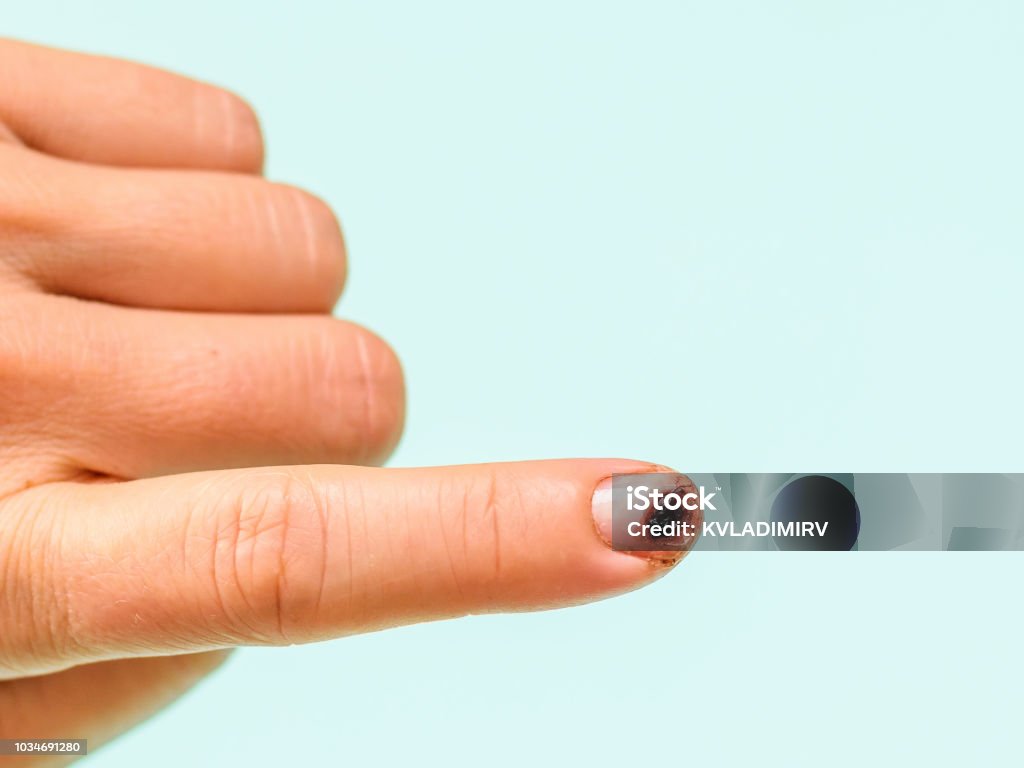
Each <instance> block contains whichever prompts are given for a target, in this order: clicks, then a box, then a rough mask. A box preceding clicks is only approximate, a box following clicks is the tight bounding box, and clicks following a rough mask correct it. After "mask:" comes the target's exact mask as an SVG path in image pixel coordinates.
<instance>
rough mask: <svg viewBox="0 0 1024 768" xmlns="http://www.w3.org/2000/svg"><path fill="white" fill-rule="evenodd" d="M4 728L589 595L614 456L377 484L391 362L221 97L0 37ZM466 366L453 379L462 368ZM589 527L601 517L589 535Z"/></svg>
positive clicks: (249, 132)
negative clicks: (342, 296)
mask: <svg viewBox="0 0 1024 768" xmlns="http://www.w3.org/2000/svg"><path fill="white" fill-rule="evenodd" d="M0 81H2V82H3V84H4V87H3V88H2V89H0V738H16V737H18V738H21V737H33V738H43V737H53V738H88V739H89V740H90V746H92V747H95V746H97V745H98V744H99V743H101V742H103V741H104V740H106V739H109V738H111V737H112V736H114V735H116V734H117V733H118V732H120V731H122V730H123V729H125V728H127V727H129V726H130V725H131V724H133V723H134V722H136V721H138V720H140V719H141V718H144V717H145V716H147V715H148V714H150V713H151V712H153V711H155V710H156V709H158V708H159V707H161V706H163V705H164V704H166V703H167V702H169V701H170V700H172V699H173V698H174V697H175V696H177V695H178V694H180V693H181V692H182V691H184V690H185V689H186V688H187V687H188V686H190V685H191V684H192V683H193V682H194V681H196V680H197V679H198V678H200V677H201V676H202V675H204V674H206V673H207V672H209V671H210V670H211V669H212V668H214V667H215V666H216V665H217V664H218V663H219V662H220V661H221V659H222V658H223V655H224V653H226V652H227V649H230V648H232V647H235V646H238V645H249V644H261V645H275V644H289V643H296V642H309V641H315V640H322V639H326V638H332V637H338V636H343V635H348V634H353V633H359V632H367V631H372V630H376V629H381V628H384V627H389V626H394V625H399V624H404V623H410V622H417V621H426V620H432V619H439V618H446V617H454V616H460V615H464V614H468V613H477V612H486V611H518V610H532V609H542V608H550V607H556V606H562V605H570V604H574V603H579V602H584V601H587V600H591V599H596V598H599V597H603V596H606V595H610V594H614V593H618V592H622V591H626V590H629V589H633V588H635V587H637V586H640V585H642V584H644V583H646V582H648V581H649V580H651V579H653V578H655V577H656V576H657V575H659V574H660V573H662V572H663V571H664V566H665V565H670V564H672V562H674V561H673V560H671V559H670V560H657V561H655V560H650V559H646V558H643V557H635V556H632V555H628V554H623V553H619V552H614V551H612V550H611V549H610V548H609V547H608V546H607V545H606V544H605V542H604V541H603V540H602V537H601V536H599V535H598V530H600V531H603V532H605V533H606V532H607V525H608V521H607V519H606V515H607V514H608V505H607V494H603V493H602V494H598V495H597V496H596V497H594V498H596V499H598V500H599V501H601V502H602V503H600V504H597V505H596V506H594V508H593V509H592V497H593V495H594V491H595V488H597V487H598V485H599V484H600V483H601V481H602V480H603V479H604V478H607V477H608V476H609V475H611V474H612V473H615V472H647V471H664V470H663V468H660V467H656V466H653V465H649V464H644V463H640V462H632V461H623V460H574V461H553V462H524V463H518V464H495V465H480V466H465V467H442V468H429V469H380V468H373V467H371V466H366V465H373V464H377V463H379V462H381V461H383V459H384V458H385V457H386V456H387V455H388V454H389V452H390V451H391V449H392V448H393V447H394V445H395V443H396V442H397V439H398V436H399V433H400V431H401V427H402V422H403V408H404V406H403V400H404V392H403V381H402V374H401V369H400V366H399V363H398V361H397V358H396V357H395V355H394V353H393V352H392V351H391V350H390V349H389V347H388V346H387V345H386V344H385V343H384V342H383V341H381V340H380V339H379V338H378V337H376V336H375V335H373V334H372V333H370V332H369V331H366V330H364V329H362V328H360V327H359V326H357V325H353V324H352V323H349V322H345V321H342V320H337V319H334V318H333V317H331V315H330V312H331V309H332V307H333V305H334V303H335V301H336V300H337V298H338V295H339V293H340V291H341V287H342V283H343V281H344V275H345V248H344V243H343V240H342V236H341V232H340V229H339V227H338V224H337V221H336V219H335V217H334V214H333V213H332V212H331V210H330V209H329V208H328V207H327V206H326V205H325V204H324V203H323V202H322V201H320V200H318V199H317V198H315V197H313V196H312V195H310V194H308V193H305V192H302V191H300V190H297V189H294V188H292V187H288V186H284V185H281V184H274V183H271V182H268V181H265V180H264V179H262V178H261V177H260V175H259V174H260V170H261V166H262V158H263V145H262V139H261V135H260V129H259V127H258V124H257V121H256V118H255V116H254V114H253V113H252V111H251V110H250V109H249V108H248V107H247V106H246V105H245V104H244V103H243V102H242V101H240V100H239V99H238V98H237V97H234V96H232V95H230V94H228V93H226V92H224V91H221V90H219V89H216V88H213V87H211V86H207V85H203V84H199V83H196V82H193V81H190V80H186V79H184V78H180V77H177V76H174V75H171V74H167V73H164V72H160V71H157V70H154V69H150V68H147V67H143V66H139V65H135V64H130V63H126V62H119V61H114V60H110V59H103V58H98V57H90V56H83V55H80V54H71V53H65V52H59V51H53V50H47V49H43V48H38V47H35V46H29V45H25V44H21V43H16V42H11V41H0ZM467 365H471V361H469V359H468V358H467ZM595 514H596V518H595Z"/></svg>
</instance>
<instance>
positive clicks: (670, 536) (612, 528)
mask: <svg viewBox="0 0 1024 768" xmlns="http://www.w3.org/2000/svg"><path fill="white" fill-rule="evenodd" d="M640 489H646V490H645V491H643V497H640V496H634V505H633V506H634V509H629V508H627V496H628V495H629V492H628V491H629V490H635V492H636V493H637V494H639V493H641V491H640ZM654 491H658V492H659V493H660V494H661V496H662V498H664V497H665V496H667V495H669V494H673V495H675V496H676V497H677V498H676V499H673V502H678V503H669V504H662V507H661V508H660V509H659V508H657V506H656V505H655V504H654V503H652V501H651V497H652V495H653V492H654ZM700 498H701V493H700V490H699V489H698V488H697V487H696V486H695V485H694V484H693V481H691V480H690V478H689V477H687V476H686V475H683V474H680V473H678V472H673V471H671V470H668V469H667V468H659V469H658V470H655V471H652V472H648V473H633V474H620V475H613V476H611V477H606V478H604V479H603V480H601V482H600V483H598V484H597V487H596V488H595V489H594V495H593V497H592V499H591V509H592V514H593V516H594V528H595V529H596V530H597V533H598V535H599V536H600V537H601V540H602V541H603V542H604V543H605V544H607V545H608V546H609V547H611V548H612V549H614V550H615V551H617V552H623V553H626V554H630V555H633V556H635V557H641V558H643V559H645V560H649V561H651V562H653V563H656V564H658V565H675V564H676V563H678V562H679V561H680V560H682V559H683V557H685V556H686V554H687V553H688V552H689V551H690V550H691V549H692V548H693V545H694V544H695V543H696V541H697V539H698V537H699V535H700V528H701V525H702V524H703V519H704V513H703V510H701V509H700V508H699V504H698V502H699V500H700ZM644 499H646V502H645V501H644ZM665 501H666V502H667V501H668V500H667V499H665ZM645 503H646V507H645V508H644V505H645ZM672 506H675V509H671V507H672ZM631 523H632V524H633V525H632V526H631V525H630V524H631ZM652 531H656V532H657V535H655V534H654V533H652ZM663 531H664V532H665V533H664V535H662V532H663ZM634 534H636V535H634Z"/></svg>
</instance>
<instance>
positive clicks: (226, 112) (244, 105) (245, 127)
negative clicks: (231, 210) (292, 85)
mask: <svg viewBox="0 0 1024 768" xmlns="http://www.w3.org/2000/svg"><path fill="white" fill-rule="evenodd" d="M216 99H217V101H219V103H220V109H221V111H222V114H223V121H224V126H223V129H224V136H225V138H224V144H225V155H226V164H227V166H228V168H230V169H231V170H236V171H242V172H245V173H258V172H260V171H261V170H262V169H263V160H264V153H265V149H264V142H263V129H262V128H261V126H260V120H259V117H258V116H257V114H256V110H255V109H253V107H252V106H251V105H250V104H249V103H248V102H247V101H246V100H245V99H243V98H242V97H241V96H238V95H237V94H235V93H232V92H231V91H225V90H220V89H218V90H217V97H216Z"/></svg>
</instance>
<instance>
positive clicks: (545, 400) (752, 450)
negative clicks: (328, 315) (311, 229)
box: [0, 0, 1024, 768]
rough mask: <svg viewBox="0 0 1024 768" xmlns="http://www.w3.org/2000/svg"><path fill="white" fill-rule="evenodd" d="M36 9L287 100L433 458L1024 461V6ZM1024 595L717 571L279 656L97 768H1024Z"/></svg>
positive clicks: (919, 567)
mask: <svg viewBox="0 0 1024 768" xmlns="http://www.w3.org/2000/svg"><path fill="white" fill-rule="evenodd" d="M3 21H4V24H3V27H4V33H5V34H7V35H9V36H12V37H18V36H20V37H26V38H29V39H34V40H38V41H41V42H47V43H50V44H54V45H64V46H71V47H76V48H82V49H87V50H94V51H99V52H104V53H111V54H117V55H123V56H128V57H132V58H138V59H142V60H145V61H149V62H152V63H155V64H158V65H163V66H167V67H171V68H174V69H177V70H180V71H184V72H187V73H189V74H193V75H196V76H199V77H202V78H205V79H210V80H213V81H217V82H221V83H225V84H229V85H231V86H232V87H234V88H235V89H237V90H239V91H240V92H242V93H243V94H244V95H246V96H247V97H248V98H249V99H250V100H251V101H252V102H254V103H255V104H256V105H257V106H258V108H259V111H260V113H261V115H262V117H263V120H264V124H265V126H266V132H267V135H268V137H269V143H270V162H269V173H270V175H272V176H273V177H275V178H279V179H283V180H287V181H292V182H295V183H299V184H302V185H305V186H308V187H310V188H312V189H313V190H314V191H316V192H318V193H320V194H321V195H323V196H325V197H326V198H327V199H328V200H329V201H330V202H331V203H333V204H334V205H335V206H336V207H337V209H338V211H339V212H340V214H341V217H342V220H343V222H344V224H345V227H346V231H347V235H348V238H349V244H350V248H351V254H352V259H353V264H352V273H351V282H350V285H349V288H348V291H347V294H346V297H345V299H344V301H343V304H342V307H341V311H342V312H343V313H344V314H345V315H346V316H351V317H354V318H357V319H359V320H361V321H363V322H365V323H367V324H368V325H370V326H371V327H373V328H374V329H376V330H378V331H380V332H382V333H383V334H384V335H385V336H387V337H388V338H389V339H390V340H391V341H392V342H393V343H394V344H395V346H396V347H397V349H398V350H399V352H400V353H401V355H402V357H403V359H404V362H405V365H406V368H407V373H408V378H409V384H410V418H409V423H408V433H407V437H406V438H405V441H404V442H403V444H402V446H401V449H400V450H399V452H398V454H397V456H396V457H395V460H394V463H396V464H400V465H406V464H434V463H447V462H464V461H481V460H498V459H519V458H534V457H557V456H576V455H623V456H632V457H637V458H649V459H653V460H657V461H659V462H664V463H667V464H671V465H674V466H677V467H679V468H681V469H684V470H691V471H811V470H816V469H817V470H833V471H879V470H883V471H884V470H889V471H901V472H905V471H944V470H945V471H949V470H958V471H1021V470H1022V469H1024V466H1022V459H1021V455H1020V437H1019V436H1020V434H1021V431H1022V430H1021V427H1022V422H1024V413H1022V408H1021V378H1022V376H1021V374H1022V371H1021V363H1020V351H1019V348H1018V344H1019V338H1020V329H1021V327H1022V320H1024V308H1022V302H1021V299H1020V283H1021V279H1022V278H1024V259H1022V245H1024V235H1022V229H1021V221H1022V220H1021V212H1022V194H1021V191H1022V190H1021V179H1022V172H1024V152H1022V149H1021V137H1022V136H1024V108H1022V106H1021V104H1022V101H1021V97H1020V93H1021V75H1022V72H1024V53H1022V52H1024V46H1021V40H1022V38H1024V5H1021V4H1020V3H1019V2H1009V1H1008V2H991V1H990V2H982V1H980V0H964V1H962V2H941V1H940V0H930V1H929V2H910V1H906V0H905V1H903V2H895V3H894V2H871V1H867V0H858V1H857V2H820V1H819V0H814V1H811V0H808V1H807V2H756V1H754V0H751V1H750V2H735V1H732V0H715V2H710V1H709V2H703V3H694V2H629V3H626V2H618V3H610V2H607V3H599V2H551V0H548V1H547V2H533V1H529V2H527V1H524V0H519V1H518V2H516V3H505V4H498V3H482V2H470V1H466V2H448V1H434V2H411V1H410V2H404V3H397V2H383V1H382V0H375V2H337V1H336V0H334V1H332V2H328V1H327V0H324V1H323V2H300V1H296V2H291V3H270V2H251V1H250V2H224V1H223V0H218V2H216V3H213V2H209V1H208V0H203V1H202V2H200V1H199V0H175V2H152V1H151V2H146V3H139V2H135V1H134V0H132V1H129V0H124V1H123V2H114V1H113V0H96V1H94V2H89V3H83V2H80V1H79V0H75V1H71V0H68V1H67V2H57V1H55V0H36V2H33V3H21V4H14V3H5V7H4V9H3ZM0 87H2V82H0ZM1022 576H1024V561H1022V560H1021V559H1020V557H1019V556H1013V555H1010V556H1004V555H995V554H992V555H973V556H972V555H951V554H945V553H936V554H924V555H919V556H912V555H898V554H871V555H868V554H859V555H854V556H779V555H765V556H754V555H745V554H739V555H733V556H721V555H713V554H712V555H706V556H702V557H694V558H692V559H691V560H689V561H688V562H687V563H686V564H685V566H684V567H682V568H680V569H679V570H678V571H676V572H675V573H673V574H672V575H671V576H670V577H669V578H667V579H665V580H663V581H661V582H659V583H658V584H656V585H654V586H653V587H652V588H650V589H648V590H645V591H642V592H638V593H635V594H632V595H629V596H626V597H623V598H620V599H617V600H613V601H610V602H607V603H602V604H598V605H594V606H589V607H586V608H582V609H577V610H573V611H559V612H554V613H548V614H540V615H531V616H517V617H485V618H472V619H468V620H463V621H459V622H455V623H446V624H436V625H430V626H420V627H412V628H406V629H401V630H396V631H392V632H388V633H384V634H380V635H376V636H369V637H360V638H354V639H349V640H344V641H339V642H334V643H328V644H323V645H319V646H315V647H304V648H294V649H287V650H251V651H244V652H242V653H240V654H238V656H237V657H236V658H235V659H234V661H233V662H232V663H231V664H230V665H229V666H228V667H226V668H225V669H224V670H223V671H222V672H220V673H219V674H217V675H216V676H215V677H214V678H213V679H211V680H210V681H208V682H207V683H206V684H204V685H203V686H201V687H200V688H199V689H197V690H196V691H195V692H194V693H193V694H192V695H190V696H188V697H187V698H186V699H184V700H183V701H181V702H180V703H179V704H178V705H176V706H175V707H174V708H173V709H171V710H170V711H168V712H167V713H165V714H164V715H162V716H161V717H159V718H158V719H156V720H154V721H152V722H150V723H149V724H147V725H146V726H144V727H142V728H140V729H138V730H137V731H135V732H133V733H132V734H131V735H129V736H127V737H125V738H124V739H122V740H121V741H119V742H118V743H117V744H116V745H114V746H112V747H110V748H108V749H106V750H104V751H103V752H102V753H98V754H97V755H96V756H95V757H94V758H92V759H91V760H90V761H88V763H87V764H88V765H90V766H95V767H96V768H101V767H102V768H116V767H119V766H133V767H134V766H140V765H145V766H149V767H152V768H159V767H160V766H180V765H192V766H223V765H246V766H280V765H388V764H397V763H399V762H402V761H408V762H409V763H410V764H416V765H421V764H422V765H477V764H489V765H494V766H517V767H519V766H522V765H523V764H527V765H531V764H533V765H536V764H541V765H544V764H553V763H555V762H558V761H563V760H571V761H572V764H580V765H609V766H611V765H624V764H627V761H632V760H634V759H635V760H639V761H642V762H648V761H649V762H651V763H657V764H662V765H666V764H675V763H678V764H693V765H698V764H699V765H710V764H722V765H729V764H733V765H741V764H754V763H757V764H761V765H784V766H793V765H807V766H821V765H829V764H833V765H844V764H849V765H857V764H861V763H869V764H879V763H882V764H885V763H888V764H901V762H902V761H904V760H909V761H912V764H914V765H951V764H956V763H959V762H960V761H969V763H971V764H995V763H1001V764H1007V765H1008V764H1015V765H1017V764H1020V760H1021V758H1020V755H1019V754H1018V752H1019V749H1020V746H1019V740H1018V739H1017V738H1016V737H1015V736H1014V735H1013V733H1014V732H1016V731H1017V730H1018V727H1019V717H1020V706H1019V704H1020V695H1021V694H1020V691H1021V689H1022V687H1024V673H1022V671H1021V653H1020V632H1021V624H1020V621H1019V615H1020V599H1019V596H1018V587H1017V583H1018V582H1019V581H1020V579H1021V577H1022ZM631 677H633V678H635V680H636V682H630V679H631ZM72 735H73V734H72Z"/></svg>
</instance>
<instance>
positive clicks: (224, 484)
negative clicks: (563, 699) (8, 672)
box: [0, 460, 681, 674]
mask: <svg viewBox="0 0 1024 768" xmlns="http://www.w3.org/2000/svg"><path fill="white" fill-rule="evenodd" d="M664 471H665V469H664V468H663V467H657V466H654V465H650V464H641V463H638V462H631V461H622V460H570V461H547V462H524V463H514V464H493V465H476V466H463V467H442V468H429V469H374V468H364V467H348V466H311V467H282V468H272V469H252V470H235V471H229V472H204V473H196V474H189V475H179V476H173V477H164V478H155V479H148V480H138V481H133V482H127V483H119V484H100V485H75V484H64V485H59V486H54V487H53V488H50V489H47V490H45V492H44V489H37V491H31V492H28V493H27V494H23V496H24V497H25V499H24V500H23V501H28V500H30V499H33V498H34V499H35V503H28V504H27V505H26V506H24V507H23V508H21V510H20V513H19V514H16V515H13V516H7V518H6V519H8V520H11V519H15V520H20V521H21V523H22V524H21V525H19V526H17V528H16V529H15V531H14V532H13V533H11V531H10V530H8V532H7V534H6V535H7V536H8V537H11V536H15V537H16V536H19V535H21V536H34V537H37V538H39V539H40V540H39V541H38V542H21V543H19V544H14V545H11V544H8V546H7V547H0V552H2V551H12V552H32V553H34V554H33V556H32V557H28V558H24V557H22V558H15V559H14V563H13V564H14V566H15V567H14V568H8V572H9V573H10V572H13V573H14V574H15V576H14V580H15V584H16V585H17V584H20V585H21V586H22V592H23V593H24V594H28V595H30V596H31V600H30V604H31V610H28V611H27V612H25V613H23V615H22V618H23V619H24V618H25V616H26V615H27V616H28V617H29V618H30V619H31V620H29V621H25V620H21V621H18V620H14V621H8V619H12V618H13V619H17V618H18V617H16V616H15V617H0V618H2V623H3V624H4V625H6V626H7V627H12V628H13V632H11V631H5V633H4V636H3V638H2V639H0V644H2V645H3V646H6V647H3V648H0V653H2V655H0V659H13V665H12V666H15V667H21V673H22V674H24V673H25V667H26V666H27V667H30V668H31V671H33V672H41V671H50V670H52V669H55V668H60V667H64V666H69V665H71V664H76V663H81V662H83V661H95V660H99V659H104V658H112V657H120V656H126V655H153V654H167V653H180V652H186V651H197V650H208V649H213V648H218V647H226V646H233V645H239V644H286V643H295V642H307V641H313V640H320V639H325V638H328V637H336V636H341V635H348V634H352V633H357V632H367V631H372V630H376V629H381V628H384V627H389V626H394V625H398V624H407V623H412V622H418V621H427V620H432V619H440V618H446V617H453V616H460V615H465V614H468V613H476V612H490V611H519V610H534V609H543V608H552V607H556V606H564V605H571V604H574V603H580V602H585V601H588V600H593V599H596V598H599V597H604V596H608V595H611V594H615V593H619V592H623V591H627V590H630V589H634V588H636V587H638V586H641V585H643V584H644V583H646V582H648V581H650V580H652V579H654V578H656V577H657V576H658V575H659V574H660V573H663V572H664V571H665V566H666V565H671V564H673V563H674V560H672V559H669V560H664V559H661V560H652V559H648V558H645V557H643V556H635V555H633V554H627V553H623V552H617V551H613V550H612V549H611V548H610V547H609V546H608V545H607V544H606V543H605V541H604V540H603V538H602V536H601V535H599V533H598V530H599V529H600V530H607V529H608V521H607V520H606V519H605V518H606V517H607V516H608V515H610V502H609V501H608V500H607V493H598V494H597V495H596V496H595V489H596V488H597V487H598V485H599V484H601V482H602V480H604V479H606V478H608V477H609V476H611V475H612V474H614V473H642V472H664ZM32 494H35V495H34V496H33V495H32ZM595 500H596V502H597V503H596V504H595ZM595 514H596V515H597V519H596V520H595ZM2 535H3V534H2V533H0V536H2ZM677 555H678V556H681V553H674V555H673V556H677ZM0 565H3V564H0ZM0 570H2V569H0ZM15 591H17V590H15ZM17 603H18V601H17V600H15V601H13V602H12V601H8V604H11V605H17ZM0 610H3V608H2V607H0ZM19 648H20V649H31V651H32V652H31V654H26V653H21V654H19V652H18V649H19ZM19 655H20V658H19ZM0 673H2V670H0Z"/></svg>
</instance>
